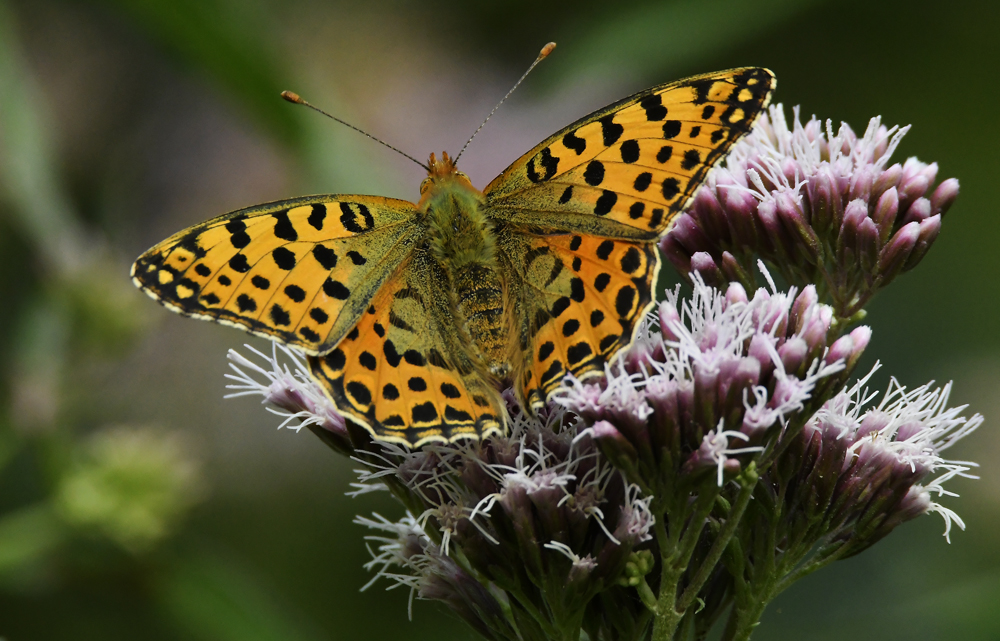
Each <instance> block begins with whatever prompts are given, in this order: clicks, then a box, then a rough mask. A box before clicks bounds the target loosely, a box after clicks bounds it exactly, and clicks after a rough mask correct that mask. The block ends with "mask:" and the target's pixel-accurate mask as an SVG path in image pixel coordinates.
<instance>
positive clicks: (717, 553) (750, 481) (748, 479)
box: [677, 462, 760, 612]
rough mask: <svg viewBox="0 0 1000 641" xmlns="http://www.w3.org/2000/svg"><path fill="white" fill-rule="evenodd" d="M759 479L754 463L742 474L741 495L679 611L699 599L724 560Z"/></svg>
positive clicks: (678, 605)
mask: <svg viewBox="0 0 1000 641" xmlns="http://www.w3.org/2000/svg"><path fill="white" fill-rule="evenodd" d="M759 479H760V475H759V474H757V466H756V465H755V464H754V463H752V462H751V463H750V464H749V465H748V466H747V467H746V469H745V470H744V471H743V473H742V474H740V493H739V495H738V496H737V497H736V501H735V502H734V503H733V508H732V510H731V511H730V512H729V516H727V517H726V523H725V525H723V526H722V529H721V530H719V535H718V536H717V537H716V538H715V541H714V542H713V543H712V547H711V548H710V549H709V551H708V554H706V555H705V560H704V561H703V562H702V564H701V567H699V568H698V571H697V572H696V573H695V575H694V576H693V577H692V578H691V581H690V583H688V587H687V589H686V590H684V593H683V594H682V595H681V598H680V601H678V603H677V609H678V610H679V611H681V612H683V611H685V610H686V609H687V608H688V607H690V606H691V604H692V603H694V600H695V599H696V598H698V592H700V591H701V588H702V586H704V585H705V581H707V580H708V577H709V576H711V574H712V570H714V569H715V566H716V565H717V564H718V563H719V559H721V558H722V554H723V553H724V552H725V551H726V547H727V546H728V545H729V541H730V539H732V538H733V535H734V534H736V528H737V526H739V524H740V520H741V519H742V518H743V513H744V512H745V511H746V509H747V506H748V505H749V504H750V499H751V497H752V496H753V490H754V488H755V487H756V486H757V481H758V480H759Z"/></svg>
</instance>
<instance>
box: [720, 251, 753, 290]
mask: <svg viewBox="0 0 1000 641" xmlns="http://www.w3.org/2000/svg"><path fill="white" fill-rule="evenodd" d="M719 269H721V270H722V275H723V276H724V277H725V278H726V280H728V281H729V282H735V283H750V282H753V279H752V278H751V277H750V274H748V273H747V272H746V270H745V269H743V266H742V265H740V262H739V261H738V260H736V257H735V256H733V255H732V254H730V253H729V252H727V251H724V252H722V264H721V265H719ZM745 294H746V292H744V295H745Z"/></svg>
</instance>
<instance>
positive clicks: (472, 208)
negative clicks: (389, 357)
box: [418, 153, 510, 378]
mask: <svg viewBox="0 0 1000 641" xmlns="http://www.w3.org/2000/svg"><path fill="white" fill-rule="evenodd" d="M428 166H429V171H428V176H427V178H426V179H425V180H424V182H423V184H422V185H421V198H420V203H419V205H418V207H419V208H420V210H421V212H422V214H423V215H424V217H425V218H424V220H425V224H426V226H427V245H428V247H429V249H430V252H431V255H432V256H433V258H434V259H435V261H436V262H437V263H438V264H439V265H440V266H441V268H442V269H443V271H444V272H445V273H446V274H447V276H448V280H449V281H450V283H451V290H450V292H449V293H450V295H451V298H452V309H453V310H454V314H455V317H456V320H459V321H460V323H459V327H462V328H463V329H464V330H465V332H466V333H467V334H468V337H469V339H470V340H471V342H472V344H473V345H474V346H475V348H476V350H477V351H478V356H479V357H480V359H481V360H482V364H483V366H484V368H485V369H486V370H487V371H488V372H489V373H490V374H492V375H493V376H496V377H498V378H504V377H506V376H507V374H508V372H509V369H510V367H509V365H508V363H507V351H508V350H507V336H508V332H507V322H506V315H505V313H504V288H503V279H502V277H501V274H500V273H499V271H498V266H497V261H496V238H495V235H494V230H493V224H492V222H491V221H490V219H489V218H487V216H486V215H485V214H484V212H483V207H482V205H483V194H482V192H481V191H479V190H478V189H476V188H475V187H473V186H472V183H471V182H470V181H469V178H468V176H466V175H465V174H463V173H462V172H460V171H458V170H457V169H456V168H455V165H454V163H453V162H452V160H451V159H450V158H449V157H448V155H447V154H446V153H445V154H442V158H441V160H440V161H437V160H436V159H435V158H434V155H433V154H431V157H430V163H429V165H428Z"/></svg>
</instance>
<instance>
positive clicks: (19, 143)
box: [0, 0, 1000, 641]
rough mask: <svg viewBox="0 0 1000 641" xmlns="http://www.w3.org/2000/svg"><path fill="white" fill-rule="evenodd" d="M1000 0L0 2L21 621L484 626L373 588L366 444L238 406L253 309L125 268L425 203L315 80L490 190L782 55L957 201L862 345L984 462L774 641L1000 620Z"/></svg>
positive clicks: (2, 272)
mask: <svg viewBox="0 0 1000 641" xmlns="http://www.w3.org/2000/svg"><path fill="white" fill-rule="evenodd" d="M998 27H1000V6H998V5H996V4H995V3H984V2H972V1H967V2H966V1H952V2H948V3H940V2H930V1H920V2H912V1H907V2H904V1H902V0H896V1H892V2H879V3H873V2H868V1H866V0H856V1H851V2H832V1H828V2H823V1H821V0H811V1H807V0H800V1H795V0H757V1H755V2H729V1H724V0H700V1H695V0H687V1H683V2H653V1H645V2H629V3H625V2H621V3H608V2H598V1H596V0H574V1H573V2H548V3H542V2H539V1H538V0H507V1H504V2H463V1H459V0H425V1H424V2H414V1H408V0H368V1H366V2H335V1H326V2H323V1H320V0H288V1H285V2H277V1H271V0H268V1H264V0H251V1H247V0H77V1H73V0H65V1H59V0H0V292H2V297H0V301H2V303H0V369H2V378H0V637H2V638H4V639H6V640H9V641H17V640H21V639H64V638H74V639H77V640H79V641H83V640H87V639H102V640H107V639H206V640H216V639H219V640H230V639H231V640H233V641H236V640H239V641H256V640H271V639H275V640H277V639H282V640H314V639H361V638H365V639H402V638H407V639H411V640H414V641H416V640H418V639H435V640H441V639H456V640H459V639H472V638H473V635H472V633H471V632H470V631H469V630H468V629H466V628H465V627H464V624H462V623H461V622H460V621H458V620H457V619H455V618H454V617H453V616H451V615H450V614H449V613H448V612H446V611H445V610H444V609H443V608H441V607H438V606H437V605H435V604H430V603H425V602H418V603H417V604H416V605H415V607H414V615H413V621H412V622H408V621H407V620H406V610H407V603H406V602H407V594H406V593H405V591H404V590H396V591H392V592H383V591H382V588H384V587H385V585H376V586H375V587H373V588H372V589H370V590H369V591H367V592H364V593H359V592H358V588H359V587H360V586H361V585H363V584H364V583H365V581H366V580H367V575H366V573H365V572H364V571H363V570H362V568H361V565H362V563H363V562H364V561H365V560H367V553H366V552H365V548H364V542H363V540H362V536H363V535H364V534H365V532H364V531H363V530H362V529H361V528H360V527H358V526H355V525H352V524H351V518H352V516H353V515H354V514H355V513H364V514H367V513H369V512H371V511H373V510H375V511H380V512H382V513H383V514H385V515H386V516H390V517H392V518H396V517H398V516H399V509H398V508H397V507H396V506H395V505H393V504H391V503H390V502H388V501H387V500H386V498H385V497H383V496H379V495H366V496H364V497H361V498H357V499H351V498H348V497H346V496H344V492H345V491H346V490H348V489H349V487H348V483H349V482H350V480H351V477H352V475H351V471H350V470H351V467H352V465H351V462H350V461H347V460H344V459H342V458H339V457H337V456H335V455H334V454H333V453H332V452H330V451H329V450H328V449H327V448H326V447H324V446H323V445H322V444H321V443H320V441H319V440H318V439H316V438H315V437H314V436H312V435H311V434H309V433H308V432H302V433H301V434H296V433H294V432H292V431H287V430H280V431H278V430H275V429H274V428H275V425H277V423H278V419H276V417H273V416H271V415H269V414H268V413H266V412H265V411H264V410H263V408H261V407H259V406H258V404H257V402H256V401H254V400H247V399H242V400H229V401H223V400H222V395H223V393H224V391H225V390H224V383H225V381H224V379H223V374H224V372H225V371H226V359H225V354H226V350H227V349H229V348H230V347H236V346H239V345H240V344H242V343H243V342H247V341H249V342H250V343H252V344H255V345H258V346H262V345H263V342H262V341H259V340H257V339H248V337H246V336H244V335H241V334H240V333H239V332H236V331H234V330H231V329H227V328H222V327H218V326H215V325H212V324H209V323H196V322H193V321H191V320H188V319H183V318H180V317H177V316H174V315H173V314H170V313H169V312H167V311H165V310H163V309H162V308H160V307H159V306H157V305H155V304H154V303H152V302H151V301H149V300H148V299H146V297H145V296H143V295H142V294H141V293H139V292H138V291H137V290H135V289H134V288H132V286H131V284H130V283H129V280H128V277H127V275H128V269H129V265H130V263H131V261H132V260H133V259H134V258H135V257H136V256H137V255H138V254H139V253H140V252H142V251H143V250H145V249H146V248H147V247H149V246H150V245H152V244H153V243H155V242H157V241H159V240H161V239H163V238H165V237H166V236H168V235H169V234H171V233H173V232H174V231H177V230H178V229H181V228H183V227H186V226H188V225H190V224H193V223H196V222H199V221H201V220H204V219H206V218H209V217H211V216H214V215H217V214H219V213H222V212H225V211H228V210H232V209H235V208H238V207H243V206H247V205H251V204H255V203H258V202H263V201H267V200H274V199H280V198H287V197H291V196H295V195H302V194H307V193H332V192H346V193H376V194H382V195H386V196H393V197H399V198H407V199H416V198H417V195H418V194H417V185H418V184H419V182H420V180H421V179H422V178H423V171H422V170H421V169H419V168H418V167H415V166H414V165H413V164H412V163H409V162H408V161H407V160H405V159H403V158H401V157H399V156H396V155H395V154H392V153H391V152H389V151H387V150H385V149H383V148H381V147H379V146H377V145H375V144H373V143H371V142H370V141H367V140H366V139H364V138H363V137H361V136H359V135H357V134H356V133H354V132H351V131H349V130H347V129H346V128H343V127H340V126H338V125H336V124H335V123H332V122H329V121H327V120H325V119H322V118H320V117H319V116H317V115H316V114H313V113H309V112H307V111H306V110H304V109H301V108H297V107H294V106H292V105H289V104H287V103H285V102H283V101H282V100H280V99H279V97H278V93H279V92H280V91H281V90H282V89H292V90H295V91H297V92H298V93H300V94H302V95H303V96H304V97H306V98H307V99H309V100H311V101H312V102H314V103H315V104H318V105H321V106H323V107H324V108H326V109H327V110H329V111H332V112H334V113H336V114H338V115H339V116H341V117H342V118H345V119H347V120H348V121H350V122H352V123H354V124H356V125H358V126H360V127H362V128H364V129H367V130H369V131H371V132H372V133H374V134H376V135H378V136H380V137H382V138H384V139H386V140H387V141H389V142H390V143H392V144H394V145H396V146H398V147H400V148H401V149H403V150H405V151H407V152H409V153H411V154H413V155H415V156H416V157H418V158H425V157H426V155H427V154H428V153H430V152H432V151H433V152H440V151H442V150H449V151H451V152H455V151H457V150H458V149H459V148H460V147H461V145H462V144H463V143H464V141H465V139H466V138H467V137H468V135H469V134H470V133H471V132H472V131H473V130H474V129H475V128H476V126H477V125H478V124H479V122H480V121H481V119H482V118H483V117H484V116H485V114H486V113H488V112H489V110H490V108H491V107H492V106H493V104H494V103H495V102H496V100H497V99H498V98H499V97H500V96H502V95H503V94H504V92H505V91H506V90H507V89H508V88H509V86H510V85H511V83H512V82H513V81H514V80H515V79H516V78H517V77H518V75H519V74H520V73H521V72H522V71H523V70H524V69H525V68H526V66H527V65H528V63H529V62H530V61H531V60H532V59H533V58H534V56H535V54H536V52H537V51H538V49H539V48H540V47H541V45H543V44H544V43H545V42H547V41H549V40H555V41H557V42H558V43H559V49H558V50H557V51H556V53H555V54H554V55H553V56H552V57H551V58H550V59H549V60H548V61H547V62H546V63H545V64H543V65H542V66H541V67H540V68H539V69H538V71H537V72H535V74H534V75H533V76H532V77H531V79H530V80H529V81H528V82H527V83H526V84H525V86H524V87H523V88H522V89H521V90H520V91H519V93H518V94H517V95H515V97H514V98H513V99H512V100H511V101H510V102H509V103H508V104H507V105H505V106H504V108H503V109H502V110H501V111H500V112H499V113H498V114H497V116H496V117H495V118H494V119H493V121H492V122H491V123H490V124H489V126H487V127H486V129H484V130H483V132H482V134H481V135H480V136H479V137H478V138H477V139H476V141H475V143H473V145H472V146H471V147H470V148H469V150H468V152H467V153H466V155H465V156H464V157H463V170H464V171H466V172H467V173H468V174H469V175H470V176H471V177H472V179H473V182H474V183H475V184H476V185H477V186H479V187H484V186H485V185H486V184H487V183H488V182H489V180H490V179H492V177H493V176H494V175H496V174H497V173H499V172H500V171H501V170H502V169H503V168H504V167H506V166H507V165H508V164H509V163H510V162H512V161H513V160H514V159H516V158H517V157H518V156H519V155H520V154H521V153H522V152H524V151H526V150H527V149H528V148H530V147H531V146H532V145H534V144H535V143H536V142H538V141H539V140H541V139H542V138H544V137H545V136H547V135H548V134H550V133H551V132H552V131H555V130H556V129H557V128H558V127H560V126H562V125H564V124H566V123H568V122H570V121H572V120H574V119H576V118H578V117H580V116H582V115H584V114H586V113H588V112H589V111H591V110H593V109H595V108H597V107H600V106H603V105H604V104H607V103H609V102H611V101H613V100H615V99H617V98H620V97H622V96H624V95H627V94H628V93H631V92H634V91H637V90H640V89H643V88H645V87H647V86H649V85H652V84H656V83H660V82H664V81H667V80H670V79H675V78H680V77H683V76H685V75H690V74H693V73H698V72H703V71H709V70H714V69H721V68H726V67H731V66H739V65H766V66H768V67H770V68H771V69H773V70H774V71H775V72H776V74H777V76H778V78H779V80H780V82H779V85H778V93H777V97H776V99H777V100H778V101H779V102H783V103H784V104H785V105H786V106H788V107H790V106H791V105H795V104H801V105H802V109H803V112H804V113H805V114H810V113H815V114H817V115H818V116H819V117H821V118H832V119H833V121H834V123H835V124H836V123H837V122H839V121H841V120H844V121H847V122H849V123H851V124H852V126H853V127H854V128H855V130H856V131H863V130H864V128H865V126H866V124H867V121H868V119H869V118H870V117H871V116H874V115H878V114H881V115H882V116H883V118H884V121H885V122H886V123H887V124H889V125H892V124H897V123H898V124H908V123H910V124H912V125H913V130H912V131H911V133H910V134H909V135H908V136H907V137H906V139H905V141H904V143H903V145H902V147H901V148H900V150H899V153H898V154H897V159H898V160H902V159H903V158H905V157H906V156H909V155H918V156H919V157H920V158H921V159H922V160H925V161H928V162H929V161H937V162H938V163H939V164H940V166H941V173H940V174H939V177H940V178H947V177H950V176H955V177H958V178H959V179H960V180H961V184H962V194H961V196H960V198H959V200H958V202H957V204H956V205H955V206H954V207H953V208H952V210H951V211H950V213H949V215H948V217H947V219H946V220H945V224H944V233H943V234H942V235H941V237H940V238H939V240H938V242H937V244H936V247H935V248H934V250H933V251H932V252H931V253H930V254H929V256H928V257H927V258H926V259H925V260H924V261H923V263H922V264H921V265H920V266H919V268H918V269H916V270H915V271H914V272H911V273H909V274H907V275H906V276H905V277H903V278H902V279H900V280H899V281H897V283H896V284H895V285H894V286H893V287H891V288H889V289H888V290H887V291H886V292H884V293H882V294H881V295H880V296H879V298H877V300H876V301H875V303H874V304H873V305H872V306H871V307H870V309H869V311H870V316H869V321H868V322H869V323H870V324H871V325H872V326H873V328H874V330H875V335H874V340H873V342H872V344H871V346H870V347H869V349H868V353H867V355H866V359H867V360H868V365H869V366H870V365H871V364H872V363H874V361H875V360H876V359H878V360H881V361H882V363H883V364H884V365H885V368H884V369H883V375H882V377H881V379H880V380H881V381H883V382H884V381H885V380H886V379H887V376H888V374H890V373H891V374H894V375H895V376H897V377H898V378H900V379H901V380H902V381H903V383H904V384H908V385H919V384H921V383H924V382H926V381H927V380H930V379H937V380H939V381H947V380H951V379H954V380H955V383H956V387H955V392H954V395H953V402H954V403H970V404H971V405H972V409H973V410H974V411H979V412H981V413H983V414H985V415H986V418H987V423H986V425H985V426H984V428H983V429H981V430H980V431H979V432H978V433H976V434H974V435H973V436H971V437H970V438H968V439H967V441H965V442H963V443H961V444H960V445H959V446H958V447H956V448H955V449H954V450H953V451H950V452H949V454H950V455H951V456H953V457H955V458H965V459H971V460H975V461H978V462H980V463H981V464H982V466H983V467H982V469H981V475H982V479H981V480H979V481H967V480H958V481H956V482H952V483H951V484H949V489H952V490H956V491H957V492H959V493H960V494H961V498H945V499H944V503H945V504H946V505H947V506H948V507H951V508H953V509H955V510H957V511H958V512H959V514H961V515H962V517H963V518H964V519H965V520H966V522H967V524H968V530H967V531H966V532H964V533H962V532H957V533H954V534H953V536H952V541H953V542H952V544H951V545H948V544H947V543H946V542H945V541H944V540H943V539H942V537H941V536H940V534H941V531H942V523H941V521H940V519H938V518H937V517H936V516H931V517H924V518H921V519H918V520H917V521H916V522H913V523H911V524H908V525H906V526H905V527H903V528H901V529H900V530H899V531H897V532H895V533H893V534H892V535H891V536H890V537H889V538H888V539H886V540H885V541H884V542H882V543H880V544H879V545H877V546H875V547H874V548H873V549H872V550H870V551H868V552H865V553H864V554H862V555H860V556H859V557H857V558H853V559H850V560H848V561H844V562H840V563H837V564H835V565H834V566H832V567H831V568H829V569H827V570H824V571H822V572H819V573H817V574H815V575H813V576H811V577H809V578H808V579H806V580H804V581H802V582H801V583H799V584H797V585H796V586H794V587H793V588H792V589H791V590H790V591H788V592H787V593H785V594H784V595H782V596H781V597H780V598H779V599H778V601H777V602H776V603H775V604H773V606H772V607H771V609H770V610H769V611H768V612H767V614H766V615H765V617H764V623H763V625H762V627H761V628H760V630H759V632H758V634H757V635H756V636H755V639H760V640H762V641H765V640H779V639H804V638H808V639H820V640H823V639H831V640H832V639H875V638H878V639H881V640H885V641H888V640H892V639H900V640H901V639H907V640H910V641H915V640H923V639H963V640H968V641H973V640H979V639H982V640H988V639H992V640H995V639H1000V610H998V608H997V605H998V604H1000V545H998V543H1000V537H998V535H997V527H996V525H997V524H998V523H1000V473H998V467H1000V433H998V431H997V429H996V427H995V423H994V421H995V417H997V416H998V415H1000V393H998V392H1000V331H998V330H1000V325H998V322H997V318H998V314H1000V251H997V248H998V247H1000V222H998V220H1000V218H998V215H1000V205H998V201H996V200H991V198H993V196H995V195H996V192H995V191H992V190H993V189H995V182H996V176H997V175H1000V154H998V153H997V143H998V141H1000V118H998V116H997V106H998V105H1000V88H998V87H1000V50H998V49H1000V45H998V38H997V36H996V33H997V29H998Z"/></svg>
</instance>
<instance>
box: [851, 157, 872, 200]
mask: <svg viewBox="0 0 1000 641" xmlns="http://www.w3.org/2000/svg"><path fill="white" fill-rule="evenodd" d="M874 182H875V167H874V166H873V165H862V166H861V167H860V168H859V169H858V170H857V171H856V172H855V173H854V175H853V176H852V177H851V191H850V197H851V199H856V198H860V199H861V200H864V201H867V200H868V199H869V198H870V197H871V192H872V186H873V183H874Z"/></svg>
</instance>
